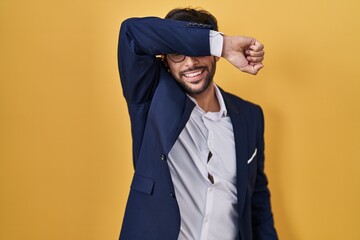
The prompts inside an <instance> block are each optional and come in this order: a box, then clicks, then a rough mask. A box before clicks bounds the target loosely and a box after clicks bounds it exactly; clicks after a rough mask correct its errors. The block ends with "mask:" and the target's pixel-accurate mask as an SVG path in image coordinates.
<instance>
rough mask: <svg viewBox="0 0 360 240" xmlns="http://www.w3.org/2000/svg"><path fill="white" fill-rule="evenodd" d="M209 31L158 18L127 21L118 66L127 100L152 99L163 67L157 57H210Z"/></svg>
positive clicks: (120, 40) (120, 45)
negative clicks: (176, 54) (175, 55)
mask: <svg viewBox="0 0 360 240" xmlns="http://www.w3.org/2000/svg"><path fill="white" fill-rule="evenodd" d="M209 30H210V29H208V28H206V27H196V26H193V25H191V24H189V23H188V22H183V21H175V20H168V19H166V20H164V19H160V18H155V17H148V18H130V19H127V20H125V21H124V22H123V23H122V25H121V30H120V37H119V46H118V64H119V71H120V78H121V82H122V87H123V93H124V96H125V98H126V99H127V101H128V102H131V103H141V102H146V101H148V100H149V98H150V97H151V91H153V89H154V86H155V85H156V81H157V78H158V75H159V70H160V67H161V63H160V62H159V61H158V60H156V58H155V56H156V55H159V54H168V53H182V54H185V55H188V56H205V55H210V47H209Z"/></svg>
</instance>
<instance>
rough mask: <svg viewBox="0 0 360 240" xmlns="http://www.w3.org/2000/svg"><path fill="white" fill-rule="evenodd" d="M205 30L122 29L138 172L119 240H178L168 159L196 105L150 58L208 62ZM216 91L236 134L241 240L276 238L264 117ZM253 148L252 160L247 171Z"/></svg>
mask: <svg viewBox="0 0 360 240" xmlns="http://www.w3.org/2000/svg"><path fill="white" fill-rule="evenodd" d="M209 29H210V26H208V25H203V24H194V23H188V22H183V21H175V20H164V19H160V18H155V17H149V18H131V19H127V20H126V21H124V22H123V23H122V25H121V30H120V37H119V46H118V65H119V71H120V78H121V84H122V89H123V94H124V97H125V99H126V101H127V106H128V110H129V115H130V119H131V133H132V138H133V163H134V169H135V173H134V177H133V180H132V183H131V190H130V194H129V198H128V202H127V206H126V211H125V215H124V220H123V226H122V229H121V233H120V239H121V240H177V237H178V234H179V230H180V212H179V207H178V204H177V201H176V196H175V192H174V186H173V183H172V180H171V176H170V171H169V167H168V163H167V155H168V153H169V151H170V149H171V148H172V146H173V145H174V143H175V141H176V139H177V138H178V136H179V134H180V132H181V131H182V129H183V128H184V126H185V124H186V122H187V121H188V119H189V117H190V114H191V112H192V110H193V108H194V103H193V102H192V101H191V100H190V99H189V98H188V97H187V95H186V94H185V93H184V91H183V90H182V89H181V88H180V86H179V85H178V84H177V82H176V81H175V80H174V79H173V78H172V76H171V75H170V74H169V72H168V71H167V69H166V68H165V66H164V64H163V63H162V62H161V61H160V60H159V59H157V58H156V57H155V56H156V55H158V54H167V53H182V54H185V55H187V56H208V55H210V46H209ZM221 91H222V95H223V97H224V100H225V104H226V107H227V110H228V114H229V116H230V118H231V121H232V124H233V129H234V138H235V146H236V161H237V195H238V213H239V236H240V239H241V240H251V239H259V240H265V239H266V240H272V239H277V235H276V231H275V229H274V223H273V217H272V213H271V206H270V193H269V190H268V188H267V179H266V176H265V174H264V139H263V132H264V122H263V114H262V110H261V108H260V107H259V106H257V105H254V104H252V103H249V102H247V101H244V100H242V99H240V98H239V97H236V96H234V95H231V94H229V93H226V92H224V91H223V90H221ZM255 149H257V155H256V156H255V158H254V159H253V160H252V161H251V162H250V163H249V164H248V160H249V159H250V158H251V156H252V155H253V153H254V151H255ZM219 240H221V239H219Z"/></svg>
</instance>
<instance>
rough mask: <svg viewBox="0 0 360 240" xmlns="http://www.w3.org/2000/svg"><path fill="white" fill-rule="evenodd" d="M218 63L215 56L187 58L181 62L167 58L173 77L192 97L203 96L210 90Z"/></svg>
mask: <svg viewBox="0 0 360 240" xmlns="http://www.w3.org/2000/svg"><path fill="white" fill-rule="evenodd" d="M216 61H217V59H216V58H215V57H214V56H205V57H188V56H186V57H185V59H184V60H183V61H181V62H174V61H172V60H171V58H170V56H167V57H166V63H167V66H168V68H169V70H170V73H171V75H172V76H173V77H174V78H175V80H176V81H177V82H178V83H179V84H180V86H181V87H182V88H183V89H184V91H185V92H186V93H188V94H189V95H190V96H194V95H197V94H201V93H203V92H205V91H206V90H207V89H208V88H209V86H210V83H211V82H212V80H213V77H214V74H215V70H216Z"/></svg>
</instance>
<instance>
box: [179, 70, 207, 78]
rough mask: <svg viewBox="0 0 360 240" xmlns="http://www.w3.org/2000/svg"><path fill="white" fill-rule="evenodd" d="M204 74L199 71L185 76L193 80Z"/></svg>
mask: <svg viewBox="0 0 360 240" xmlns="http://www.w3.org/2000/svg"><path fill="white" fill-rule="evenodd" d="M203 72H204V70H199V71H196V72H189V73H184V74H183V75H184V76H185V77H187V78H193V77H197V76H199V75H201V74H202V73H203Z"/></svg>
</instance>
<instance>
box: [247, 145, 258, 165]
mask: <svg viewBox="0 0 360 240" xmlns="http://www.w3.org/2000/svg"><path fill="white" fill-rule="evenodd" d="M256 153H257V148H255V151H254V153H253V155H252V156H251V158H250V159H249V160H248V161H247V164H249V163H251V162H252V160H253V159H254V157H255V156H256Z"/></svg>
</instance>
